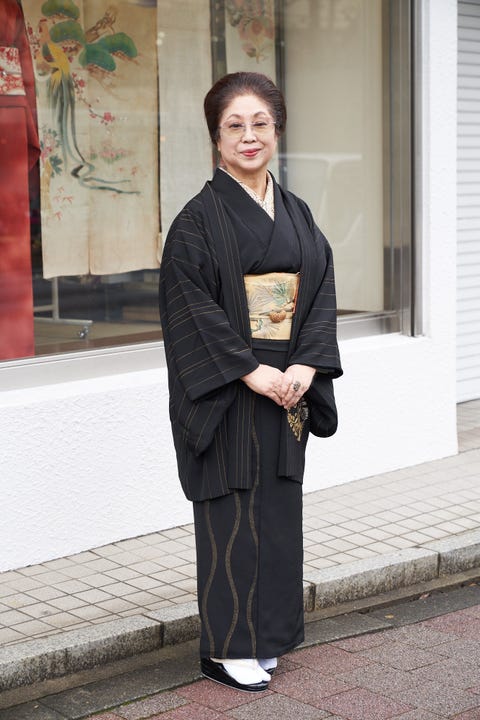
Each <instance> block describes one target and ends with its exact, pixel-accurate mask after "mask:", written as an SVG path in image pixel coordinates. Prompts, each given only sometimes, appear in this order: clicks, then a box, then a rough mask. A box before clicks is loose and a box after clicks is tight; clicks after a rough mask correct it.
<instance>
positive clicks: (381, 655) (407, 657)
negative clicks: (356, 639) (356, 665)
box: [355, 642, 443, 670]
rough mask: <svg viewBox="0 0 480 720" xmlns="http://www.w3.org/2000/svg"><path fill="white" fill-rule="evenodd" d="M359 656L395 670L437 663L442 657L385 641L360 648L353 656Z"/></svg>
mask: <svg viewBox="0 0 480 720" xmlns="http://www.w3.org/2000/svg"><path fill="white" fill-rule="evenodd" d="M359 656H361V657H363V658H367V659H368V660H371V661H373V662H376V663H380V664H381V665H387V666H388V667H393V668H395V669H397V670H414V669H415V668H420V667H423V666H425V665H433V664H434V663H439V662H440V661H441V660H442V659H443V658H442V656H441V655H436V654H435V652H433V651H430V652H427V651H426V650H422V649H421V648H417V647H413V646H411V645H406V644H405V643H400V642H386V643H384V644H383V645H380V646H378V647H373V648H369V649H368V650H362V651H361V652H359V653H357V654H356V655H355V657H359Z"/></svg>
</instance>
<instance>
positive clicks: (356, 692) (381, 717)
mask: <svg viewBox="0 0 480 720" xmlns="http://www.w3.org/2000/svg"><path fill="white" fill-rule="evenodd" d="M322 707H323V708H325V709H326V710H329V711H331V712H334V713H340V714H343V715H345V717H347V718H349V720H365V718H368V720H389V718H393V717H396V716H398V715H400V714H401V713H406V712H407V711H408V710H412V709H413V707H414V705H413V704H412V705H407V704H406V703H402V702H397V701H395V700H391V699H390V698H386V697H383V696H382V695H379V694H378V693H373V692H371V691H370V690H366V689H365V688H355V689H353V690H347V691H346V692H343V693H340V694H338V695H332V696H331V697H328V698H325V699H324V700H323V704H322Z"/></svg>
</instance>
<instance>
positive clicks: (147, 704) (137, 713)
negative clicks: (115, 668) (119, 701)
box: [115, 692, 187, 720]
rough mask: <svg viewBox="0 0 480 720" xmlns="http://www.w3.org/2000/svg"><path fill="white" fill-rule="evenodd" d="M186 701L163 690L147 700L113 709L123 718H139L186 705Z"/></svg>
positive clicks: (127, 719) (128, 719)
mask: <svg viewBox="0 0 480 720" xmlns="http://www.w3.org/2000/svg"><path fill="white" fill-rule="evenodd" d="M186 703H187V701H186V700H185V699H184V698H183V697H180V695H177V694H175V693H172V692H164V693H161V694H159V695H155V696H154V697H151V698H148V699H147V700H141V701H140V702H133V703H129V704H128V705H122V706H121V707H118V708H116V709H115V714H116V715H119V716H120V717H121V718H125V720H141V719H142V718H149V717H150V716H151V715H153V714H154V713H164V712H166V711H167V710H173V709H174V708H177V707H180V706H181V705H186Z"/></svg>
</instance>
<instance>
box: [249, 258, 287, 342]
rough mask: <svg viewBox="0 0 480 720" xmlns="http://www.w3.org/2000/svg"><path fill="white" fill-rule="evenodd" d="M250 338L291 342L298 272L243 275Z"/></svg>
mask: <svg viewBox="0 0 480 720" xmlns="http://www.w3.org/2000/svg"><path fill="white" fill-rule="evenodd" d="M243 279H244V281H245V291H246V293H247V303H248V312H249V315H250V328H251V331H252V338H263V339H265V340H290V334H291V330H292V319H293V315H294V312H295V303H296V300H297V293H298V285H299V282H300V274H299V273H286V272H273V273H265V274H264V275H244V276H243Z"/></svg>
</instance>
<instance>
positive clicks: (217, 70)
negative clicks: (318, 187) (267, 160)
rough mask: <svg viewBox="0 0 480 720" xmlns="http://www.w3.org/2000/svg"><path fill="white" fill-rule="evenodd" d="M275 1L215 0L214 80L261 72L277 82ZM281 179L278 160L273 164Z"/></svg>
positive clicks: (213, 19) (277, 38) (274, 170)
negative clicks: (231, 74) (237, 73)
mask: <svg viewBox="0 0 480 720" xmlns="http://www.w3.org/2000/svg"><path fill="white" fill-rule="evenodd" d="M276 21H277V18H276V13H275V0H213V1H212V26H213V28H214V32H215V35H216V37H215V38H214V47H213V51H214V74H215V75H216V77H214V80H216V79H218V78H219V77H220V76H221V75H222V74H224V73H230V72H237V71H250V72H259V73H263V74H265V75H267V76H268V77H269V78H271V79H272V80H273V82H277V48H278V46H279V37H278V31H279V28H278V27H277V26H276ZM270 167H271V170H272V172H273V173H274V174H275V175H276V177H277V178H278V159H277V158H274V159H273V161H272V163H271V164H270Z"/></svg>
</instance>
